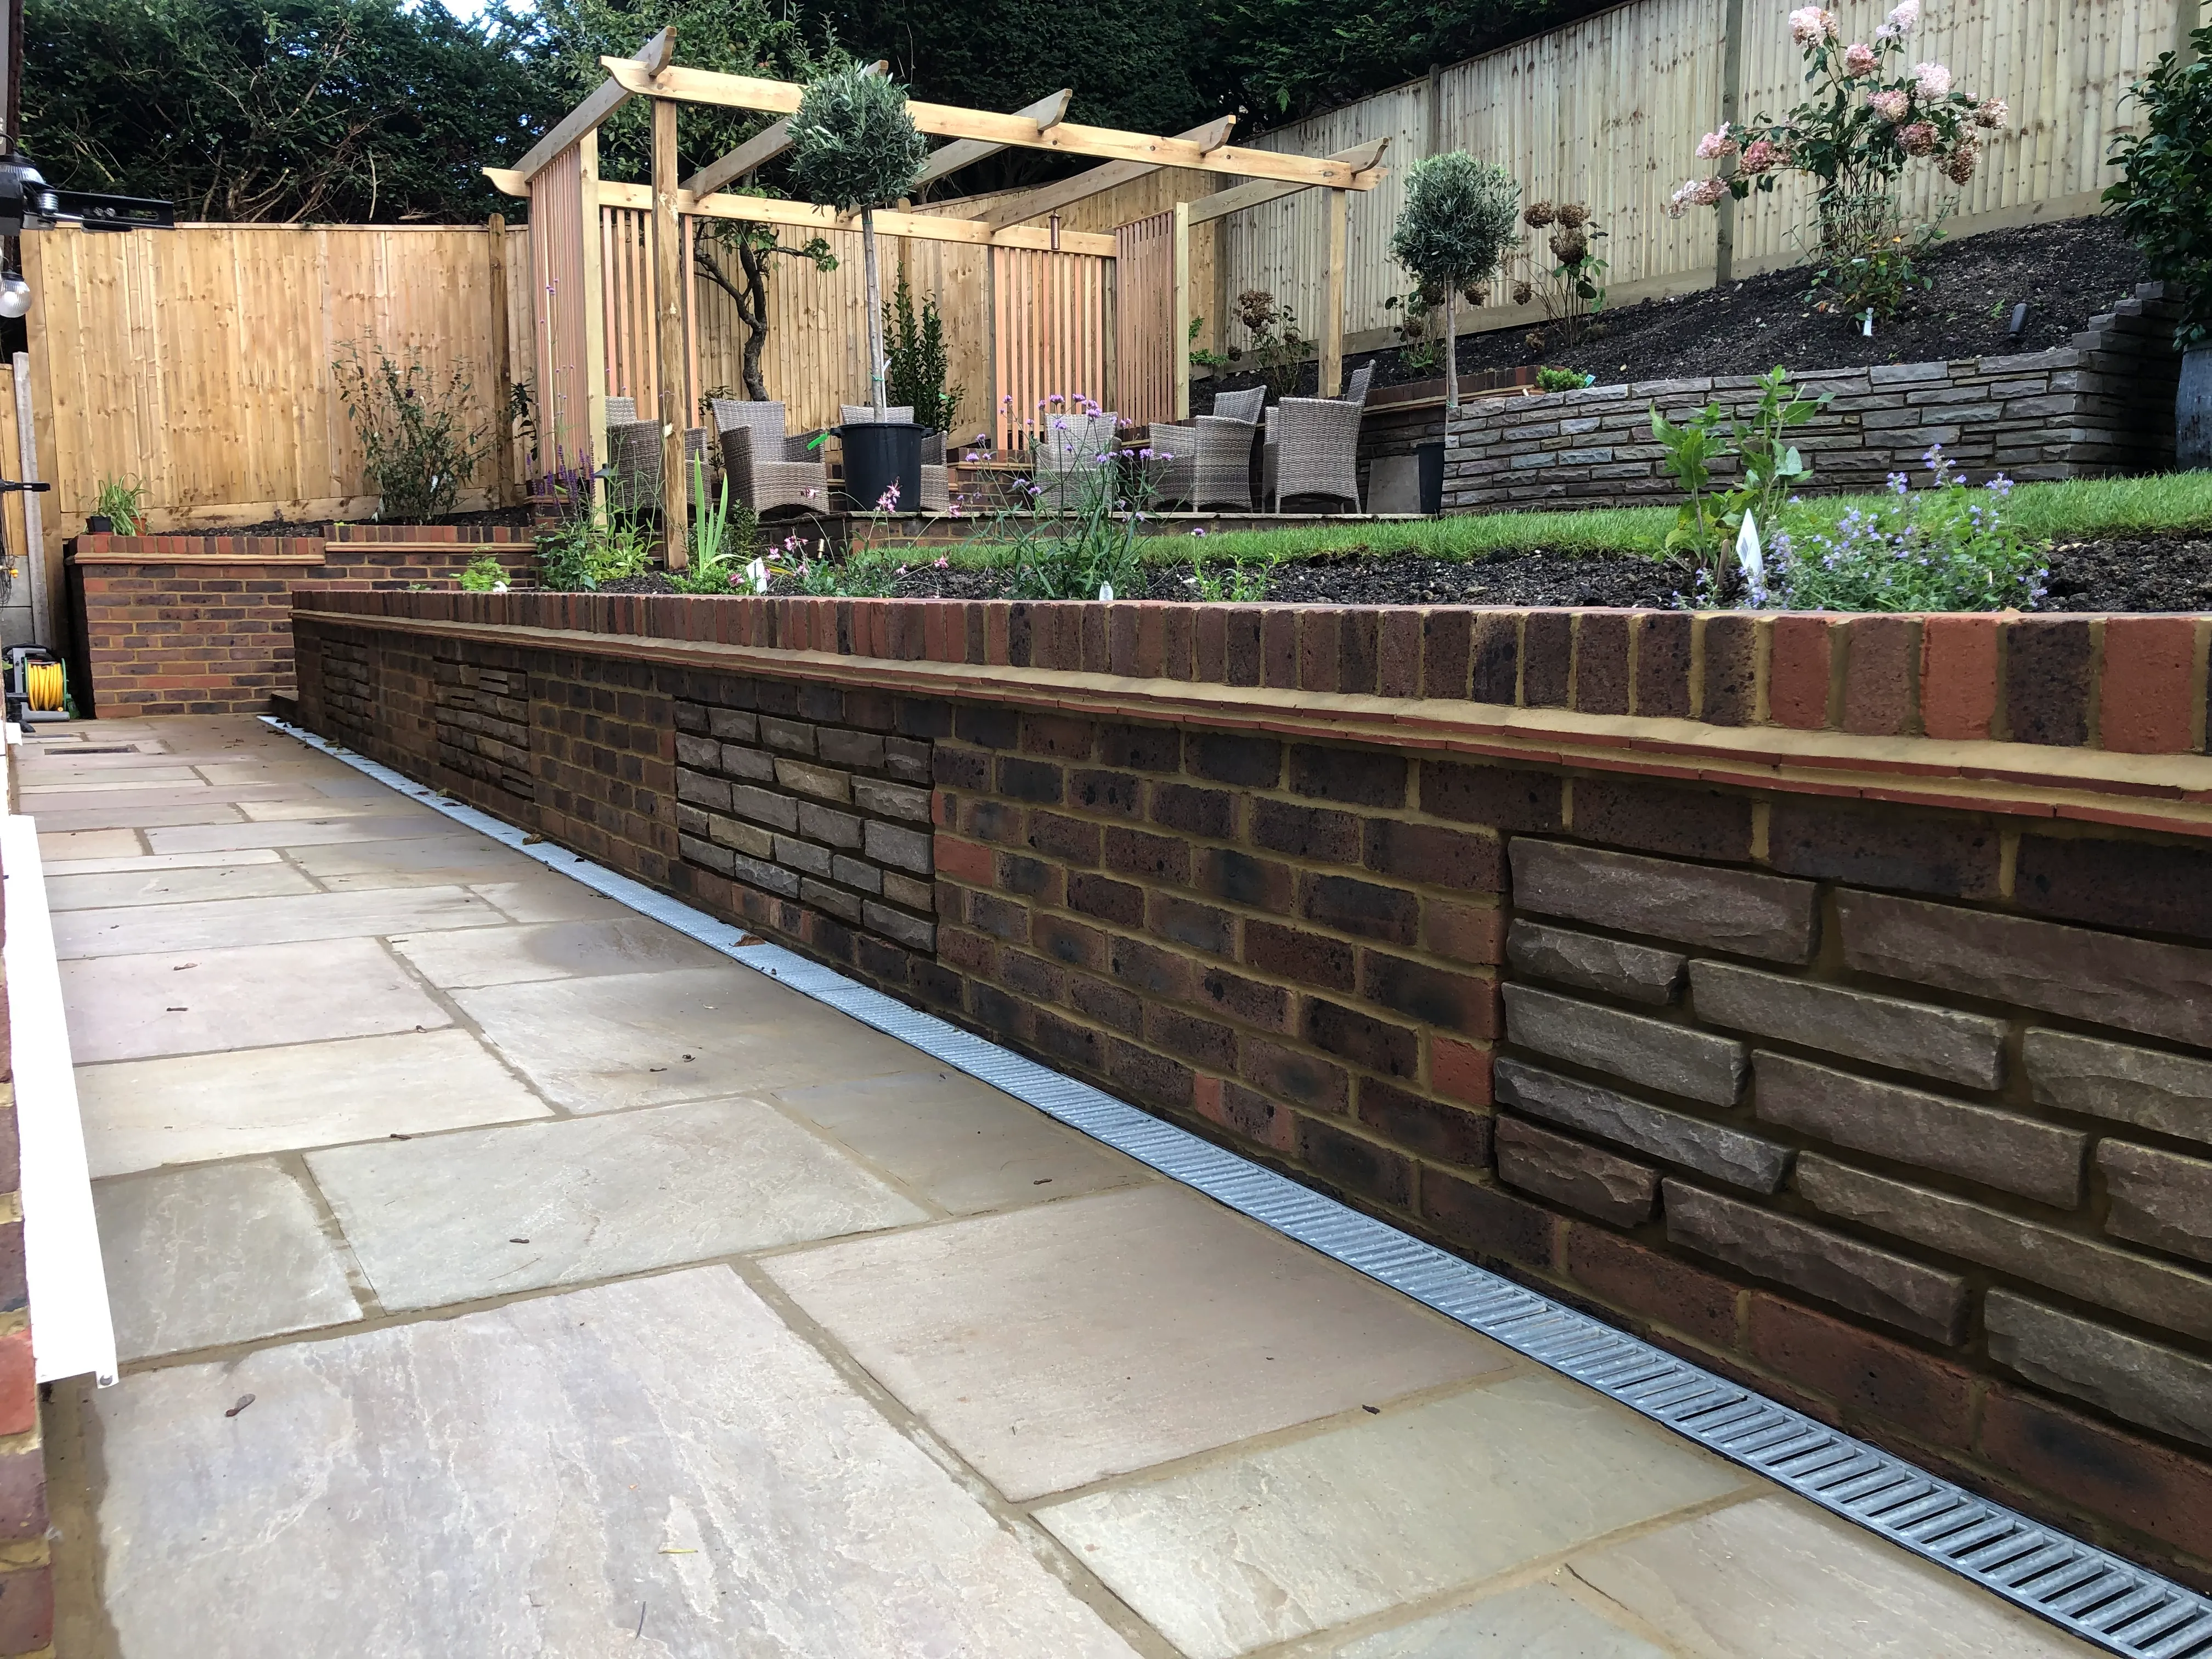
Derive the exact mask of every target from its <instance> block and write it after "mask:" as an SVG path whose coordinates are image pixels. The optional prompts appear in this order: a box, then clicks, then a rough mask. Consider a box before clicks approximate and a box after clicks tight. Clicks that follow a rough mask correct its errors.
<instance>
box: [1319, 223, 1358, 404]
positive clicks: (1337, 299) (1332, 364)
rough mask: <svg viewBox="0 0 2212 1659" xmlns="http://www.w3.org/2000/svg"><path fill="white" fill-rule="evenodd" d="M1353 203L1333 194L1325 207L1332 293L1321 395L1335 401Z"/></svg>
mask: <svg viewBox="0 0 2212 1659" xmlns="http://www.w3.org/2000/svg"><path fill="white" fill-rule="evenodd" d="M1350 209H1351V203H1350V198H1349V197H1346V194H1345V192H1344V191H1340V190H1332V191H1329V192H1328V197H1327V199H1326V200H1325V201H1324V202H1323V204H1322V214H1323V216H1324V217H1325V219H1326V221H1327V222H1328V298H1327V299H1326V300H1324V301H1322V314H1321V395H1322V397H1324V398H1334V397H1335V396H1336V395H1337V393H1339V392H1341V391H1343V390H1344V286H1345V264H1346V253H1345V240H1346V228H1347V222H1348V220H1349V217H1350Z"/></svg>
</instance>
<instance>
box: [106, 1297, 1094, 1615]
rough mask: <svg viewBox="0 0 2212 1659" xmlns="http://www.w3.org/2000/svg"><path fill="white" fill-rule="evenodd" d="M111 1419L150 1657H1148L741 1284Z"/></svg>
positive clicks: (251, 1359)
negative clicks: (243, 1402)
mask: <svg viewBox="0 0 2212 1659" xmlns="http://www.w3.org/2000/svg"><path fill="white" fill-rule="evenodd" d="M249 1393H250V1394H252V1395H253V1396H254V1403H253V1405H252V1407H251V1408H250V1409H249V1410H247V1411H246V1412H244V1413H240V1415H239V1416H238V1417H236V1418H234V1419H226V1418H225V1417H224V1416H223V1412H224V1411H225V1410H226V1409H228V1407H229V1406H230V1405H231V1403H232V1402H233V1401H235V1400H236V1399H237V1398H238V1397H239V1396H240V1395H245V1394H249ZM89 1409H90V1410H91V1412H92V1413H93V1414H94V1417H95V1418H96V1419H97V1420H96V1424H95V1425H94V1430H93V1431H94V1432H96V1433H97V1435H98V1436H99V1438H100V1446H101V1451H102V1455H103V1459H104V1462H105V1464H106V1468H107V1471H108V1474H107V1480H106V1488H105V1490H104V1492H102V1493H101V1494H100V1500H99V1505H98V1514H97V1522H98V1532H99V1539H98V1542H99V1546H100V1551H101V1558H102V1560H101V1582H102V1588H103V1590H104V1592H105V1595H106V1615H107V1618H108V1620H109V1621H110V1623H111V1625H112V1629H113V1631H114V1632H115V1638H116V1646H117V1648H118V1650H119V1652H120V1654H121V1656H122V1659H161V1656H167V1655H172V1654H181V1653H206V1654H215V1653H220V1654H222V1655H224V1656H226V1659H299V1656H301V1655H307V1654H344V1655H347V1656H349V1659H415V1656H418V1655H422V1654H424V1653H428V1652H435V1653H437V1654H439V1655H440V1656H441V1659H505V1656H509V1655H517V1654H529V1655H533V1656H544V1659H605V1656H607V1655H610V1654H623V1653H632V1652H635V1653H639V1654H648V1655H659V1656H665V1659H710V1656H711V1659H728V1656H732V1655H761V1656H768V1655H771V1654H772V1655H775V1656H778V1659H913V1656H921V1655H942V1656H946V1659H951V1656H960V1659H1042V1656H1051V1659H1132V1655H1133V1650H1132V1649H1131V1648H1130V1647H1129V1646H1128V1645H1127V1644H1126V1643H1125V1642H1124V1641H1123V1640H1122V1639H1121V1637H1119V1636H1118V1635H1116V1634H1115V1632H1113V1631H1112V1630H1111V1629H1110V1628H1109V1626H1107V1625H1106V1624H1105V1622H1104V1621H1103V1620H1102V1619H1101V1618H1100V1617H1099V1616H1098V1614H1097V1613H1095V1612H1094V1611H1092V1610H1091V1607H1088V1606H1087V1605H1085V1603H1084V1602H1082V1601H1079V1599H1077V1597H1076V1596H1075V1595H1073V1594H1072V1593H1071V1592H1070V1591H1069V1590H1068V1589H1066V1586H1065V1585H1063V1584H1062V1583H1060V1582H1059V1580H1057V1579H1056V1578H1054V1577H1053V1576H1052V1575H1051V1574H1050V1573H1049V1572H1048V1571H1046V1569H1045V1568H1044V1567H1043V1566H1042V1565H1041V1564H1040V1563H1039V1562H1038V1560H1037V1559H1036V1557H1035V1556H1033V1555H1032V1554H1031V1553H1030V1552H1029V1551H1028V1550H1027V1549H1025V1548H1024V1546H1023V1545H1022V1543H1021V1542H1020V1541H1018V1539H1017V1538H1016V1537H1015V1536H1014V1535H1013V1534H1011V1533H1010V1532H1008V1531H1007V1530H1006V1529H1005V1528H1002V1527H1000V1525H999V1524H998V1523H997V1522H995V1520H994V1518H993V1517H992V1516H991V1515H990V1514H989V1513H988V1512H987V1510H984V1509H983V1508H981V1506H980V1505H979V1504H976V1503H975V1500H974V1499H973V1498H970V1497H969V1496H968V1494H967V1493H966V1492H963V1490H962V1489H961V1487H960V1486H958V1485H957V1483H956V1482H955V1481H954V1480H953V1479H952V1477H951V1475H949V1474H946V1473H945V1471H944V1470H943V1469H941V1468H939V1467H938V1466H937V1464H936V1463H934V1462H933V1461H932V1460H931V1459H930V1458H929V1456H928V1455H927V1454H926V1453H924V1452H923V1451H922V1450H921V1449H920V1448H919V1447H918V1446H916V1445H915V1443H913V1442H911V1441H909V1440H908V1439H907V1438H905V1437H903V1436H902V1435H901V1434H900V1433H898V1432H897V1431H896V1430H895V1429H894V1428H893V1427H891V1425H890V1424H888V1423H887V1422H885V1421H884V1419H883V1418H882V1416H881V1415H880V1414H879V1413H878V1412H877V1411H876V1410H875V1409H874V1407H872V1405H871V1404H870V1403H869V1402H868V1401H865V1400H863V1399H861V1398H860V1397H859V1396H858V1395H855V1394H854V1391H853V1390H852V1389H851V1388H850V1387H848V1385H847V1384H846V1383H845V1382H844V1381H843V1380H842V1378H841V1377H839V1376H838V1375H837V1374H836V1371H835V1370H832V1369H831V1367H830V1366H829V1364H828V1362H827V1361H825V1360H823V1358H821V1357H820V1356H819V1355H817V1353H815V1352H814V1351H813V1350H812V1349H811V1348H810V1347H808V1346H806V1345H805V1343H804V1342H803V1341H801V1340H799V1338H798V1337H796V1336H795V1335H793V1334H792V1333H791V1332H790V1331H789V1330H787V1328H784V1327H783V1326H782V1325H781V1323H780V1322H778V1321H777V1320H776V1318H775V1316H774V1315H773V1314H772V1313H771V1312H770V1311H769V1309H768V1308H767V1307H766V1306H765V1305H764V1304H763V1303H762V1302H761V1300H760V1299H759V1297H757V1296H756V1295H755V1294H754V1293H753V1292H752V1291H750V1290H748V1289H747V1288H746V1287H745V1286H744V1285H743V1284H742V1283H741V1282H740V1281H739V1280H738V1278H737V1277H736V1275H735V1274H733V1273H731V1272H730V1271H729V1269H727V1268H726V1267H702V1268H694V1269H690V1270H688V1271H684V1272H680V1273H670V1274H666V1275H663V1276H660V1277H657V1278H652V1279H636V1280H629V1281H626V1282H623V1283H621V1284H616V1285H602V1286H599V1287H596V1288H593V1289H589V1290H583V1291H569V1292H567V1293H564V1294H562V1295H557V1296H551V1297H537V1298H532V1299H530V1300H527V1301H522V1302H517V1303H513V1304H509V1305H507V1306H505V1307H501V1308H497V1309H493V1310H487V1311H484V1312H480V1313H475V1314H471V1315H468V1316H464V1317H462V1318H459V1319H451V1320H431V1321H422V1322H413V1323H409V1324H404V1325H398V1326H394V1327H391V1328H386V1329H383V1330H378V1331H372V1332H362V1333H357V1334H349V1335H346V1336H343V1337H339V1338H337V1339H334V1340H327V1341H319V1342H297V1343H290V1344H286V1345H283V1346H278V1347H273V1348H266V1349H263V1350H261V1351H259V1352H255V1353H252V1354H250V1355H248V1356H246V1358H243V1359H241V1360H239V1361H237V1362H235V1363H234V1364H225V1365H184V1366H177V1367H173V1368H171V1369H169V1370H162V1371H159V1372H155V1373H151V1374H147V1375H141V1376H130V1377H127V1378H125V1381H124V1382H123V1383H122V1384H120V1385H119V1386H118V1387H117V1388H113V1389H104V1390H102V1391H100V1394H99V1395H96V1396H95V1397H94V1399H93V1400H92V1401H91V1403H90V1407H89ZM641 1617H642V1619H643V1632H642V1635H640V1634H639V1633H638V1632H639V1622H640V1619H641Z"/></svg>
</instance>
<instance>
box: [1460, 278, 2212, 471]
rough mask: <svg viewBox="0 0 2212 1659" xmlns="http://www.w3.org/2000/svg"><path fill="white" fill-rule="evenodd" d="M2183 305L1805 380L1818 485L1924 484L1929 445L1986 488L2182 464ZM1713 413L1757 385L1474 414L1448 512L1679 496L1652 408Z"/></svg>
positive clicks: (1641, 389) (2156, 288) (1745, 397)
mask: <svg viewBox="0 0 2212 1659" xmlns="http://www.w3.org/2000/svg"><path fill="white" fill-rule="evenodd" d="M2173 316H2174V307H2173V306H2172V304H2171V302H2169V301H2167V300H2166V298H2165V290H2164V289H2163V287H2162V286H2161V285H2160V284H2158V283H2143V284H2142V285H2141V286H2140V287H2138V288H2137V289H2136V293H2135V295H2134V296H2133V297H2131V298H2130V299H2127V300H2124V301H2121V302H2120V303H2119V304H2118V306H2116V307H2113V309H2112V311H2111V312H2109V313H2106V314H2105V315H2103V316H2100V317H2096V318H2093V319H2091V320H2090V324H2089V326H2088V328H2087V330H2085V331H2083V332H2081V333H2080V334H2077V335H2076V336H2075V337H2074V339H2073V341H2072V342H2071V343H2069V344H2068V345H2065V346H2061V347H2059V348H2057V349H2054V350H2050V351H2038V352H2032V353H2024V354H2021V355H2017V356H2002V357H1981V358H1967V359H1965V360H1963V361H1960V362H1940V363H1939V362H1923V363H1892V364H1887V365H1881V366H1877V367H1875V368H1853V369H1828V370H1820V371H1813V372H1809V373H1805V374H1799V375H1797V376H1796V384H1797V385H1799V386H1802V388H1803V389H1804V390H1805V391H1806V392H1808V393H1811V394H1814V395H1818V394H1820V393H1822V392H1826V393H1827V394H1829V402H1828V404H1827V406H1826V408H1825V409H1824V410H1822V411H1821V412H1820V414H1818V415H1816V416H1814V418H1813V419H1812V421H1811V422H1808V424H1807V425H1806V426H1804V427H1803V428H1801V429H1800V431H1799V433H1798V434H1797V435H1796V438H1797V442H1798V446H1799V447H1801V448H1802V450H1803V451H1804V452H1805V453H1806V456H1807V458H1808V459H1809V460H1810V461H1811V462H1812V464H1813V477H1814V484H1813V487H1814V488H1815V489H1820V490H1873V489H1881V487H1882V481H1883V478H1884V477H1885V476H1886V475H1887V474H1888V473H1891V472H1908V473H1911V474H1913V475H1914V476H1915V481H1916V482H1924V481H1925V479H1926V477H1927V473H1926V470H1925V464H1924V462H1923V459H1922V457H1923V455H1924V454H1925V453H1926V452H1927V450H1928V448H1929V446H1930V445H1935V444H1940V445H1942V447H1943V449H1944V452H1945V453H1947V454H1948V455H1949V456H1950V457H1951V459H1953V460H1954V461H1956V462H1958V463H1959V464H1960V465H1961V466H1963V467H1965V468H1966V469H1967V471H1969V472H1970V473H1971V474H1972V477H1973V481H1974V482H1975V483H1981V482H1982V481H1983V479H1984V477H1987V476H1988V475H1989V474H1990V473H1991V472H1994V471H2004V472H2006V473H2008V474H2009V475H2010V476H2011V477H2014V478H2015V479H2017V480H2021V481H2023V482H2025V481H2029V480H2034V479H2047V478H2082V477H2103V476H2106V475H2110V474H2115V473H2136V472H2154V471H2159V470H2160V469H2161V468H2163V467H2167V466H2171V465H2172V464H2173V392H2174V386H2175V383H2176V380H2177V377H2178V375H2179V366H2180V359H2179V356H2178V355H2177V354H2176V353H2175V352H2174V350H2173V349H2172V319H2173ZM1709 402H1714V403H1718V404H1721V405H1722V407H1723V409H1725V410H1729V411H1730V412H1731V413H1733V414H1735V415H1736V416H1744V415H1746V414H1747V413H1749V411H1750V410H1752V409H1753V408H1754V407H1756V405H1757V404H1758V402H1759V391H1758V387H1757V385H1756V383H1755V381H1754V380H1753V378H1752V377H1751V376H1748V375H1736V376H1732V377H1723V378H1720V379H1713V378H1711V377H1707V378H1701V379H1691V380H1649V381H1643V382H1639V383H1638V384H1636V385H1632V386H1589V387H1586V388H1584V389H1583V390H1582V391H1579V392H1553V393H1549V394H1547V395H1546V396H1544V397H1541V398H1509V399H1502V400H1500V399H1492V400H1484V401H1480V402H1477V403H1474V404H1471V405H1469V406H1468V407H1467V408H1466V409H1464V410H1463V411H1462V414H1461V416H1460V418H1459V420H1458V422H1457V423H1456V424H1455V426H1454V427H1453V428H1452V430H1451V433H1450V435H1449V438H1448V439H1447V440H1446V447H1445V451H1444V510H1445V511H1446V512H1448V513H1462V512H1473V511H1479V510H1482V509H1486V508H1491V509H1494V508H1498V507H1539V506H1546V505H1555V504H1556V505H1568V506H1575V505H1590V504H1597V503H1606V504H1616V505H1617V504H1624V503H1633V502H1638V501H1657V500H1662V499H1666V500H1672V499H1675V498H1676V497H1677V496H1678V495H1679V491H1678V490H1677V489H1676V487H1675V485H1674V482H1673V481H1672V480H1671V479H1670V478H1669V477H1668V475H1667V472H1666V470H1665V467H1664V466H1663V465H1662V461H1663V451H1662V449H1661V447H1660V446H1659V445H1658V444H1656V443H1655V442H1654V441H1652V437H1651V423H1650V413H1649V411H1650V408H1651V406H1652V405H1653V404H1657V405H1658V407H1659V409H1660V410H1661V412H1662V413H1663V414H1665V415H1666V416H1668V418H1670V419H1673V420H1678V421H1679V420H1680V419H1682V418H1684V417H1685V416H1688V415H1690V414H1692V413H1693V412H1695V411H1696V410H1699V409H1700V408H1702V407H1704V406H1705V404H1707V403H1709Z"/></svg>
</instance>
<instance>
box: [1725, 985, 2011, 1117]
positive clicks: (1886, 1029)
mask: <svg viewBox="0 0 2212 1659" xmlns="http://www.w3.org/2000/svg"><path fill="white" fill-rule="evenodd" d="M1690 994H1691V997H1692V1000H1693V1002H1694V1005H1695V1006H1696V1009H1697V1017H1698V1018H1699V1020H1700V1021H1703V1022H1705V1023H1707V1024H1714V1025H1729V1026H1734V1027H1735V1029H1736V1030H1741V1031H1756V1032H1758V1033H1759V1036H1769V1037H1779V1038H1780V1039H1782V1040H1783V1041H1784V1042H1796V1043H1802V1044H1803V1045H1804V1046H1805V1047H1806V1048H1826V1049H1827V1050H1828V1051H1829V1052H1830V1053H1832V1054H1849V1055H1850V1057H1851V1058H1852V1059H1854V1060H1871V1061H1873V1062H1874V1063H1875V1065H1877V1066H1893V1067H1895V1068H1896V1069H1897V1070H1899V1071H1901V1072H1917V1073H1921V1074H1922V1075H1923V1076H1926V1077H1933V1078H1941V1079H1943V1080H1944V1081H1945V1082H1947V1083H1963V1084H1965V1085H1967V1086H1968V1087H1969V1088H1974V1089H1994V1088H1996V1086H1997V1085H1999V1084H2000V1083H2002V1081H2003V1080H2004V1040H2005V1024H2004V1022H2003V1021H2002V1020H2001V1019H1990V1018H1987V1017H1986V1016H1984V1015H1981V1014H1962V1013H1960V1012H1957V1011H1956V1010H1955V1009H1951V1008H1938V1007H1934V1006H1930V1005H1929V1004H1927V1003H1924V1002H1907V1001H1905V1000H1904V999H1903V998H1901V997H1885V996H1877V995H1875V994H1874V993H1872V992H1870V991H1854V990H1850V989H1849V988H1848V987H1844V986H1840V985H1821V984H1817V983H1815V982H1814V981H1810V980H1802V979H1791V978H1790V977H1788V976H1787V975H1782V974H1769V973H1763V972H1761V971H1760V970H1759V969H1756V968H1740V967H1737V966H1736V965H1735V964H1734V963H1726V962H1693V963H1691V964H1690Z"/></svg>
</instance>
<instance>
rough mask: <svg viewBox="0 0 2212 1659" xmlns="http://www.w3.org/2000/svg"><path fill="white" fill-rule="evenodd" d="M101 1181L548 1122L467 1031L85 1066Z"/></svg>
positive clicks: (79, 1077) (83, 1086) (89, 1145)
mask: <svg viewBox="0 0 2212 1659" xmlns="http://www.w3.org/2000/svg"><path fill="white" fill-rule="evenodd" d="M76 1088H77V1100H78V1103H79V1105H80V1107H81V1108H82V1112H83V1115H84V1142H85V1155H86V1158H88V1161H89V1162H90V1164H91V1167H92V1173H93V1175H94V1176H109V1175H120V1174H123V1173H125V1172H126V1171H129V1170H150V1169H154V1168H155V1167H157V1166H159V1165H161V1164H197V1163H203V1162H205V1161H207V1160H209V1159H212V1158H240V1157H246V1156H248V1155H251V1154H254V1153H260V1152H283V1151H286V1150H289V1149H293V1148H299V1147H308V1146H337V1145H338V1144H340V1143H342V1142H345V1141H353V1140H380V1139H384V1138H386V1137H387V1136H389V1135H394V1134H428V1133H432V1132H434V1131H436V1130H440V1129H459V1128H469V1127H475V1126H477V1125H479V1124H485V1123H511V1122H517V1121H521V1120H524V1119H527V1118H538V1117H550V1116H551V1115H552V1112H551V1110H550V1108H548V1107H547V1106H546V1104H545V1103H544V1102H543V1101H541V1100H539V1099H538V1097H537V1096H535V1095H533V1094H532V1093H531V1092H530V1091H529V1090H528V1089H526V1088H525V1087H524V1086H523V1085H521V1084H520V1083H518V1082H516V1081H515V1079H514V1078H513V1075H512V1074H511V1073H509V1072H508V1071H507V1068H506V1067H505V1066H501V1064H500V1063H499V1062H498V1061H497V1060H495V1059H494V1058H493V1057H492V1056H491V1055H490V1054H488V1053H487V1052H485V1050H484V1048H483V1044H481V1043H479V1042H477V1040H476V1038H474V1037H473V1036H470V1035H469V1033H467V1032H465V1031H460V1030H453V1029H452V1028H450V1027H449V1028H447V1030H441V1031H408V1032H404V1033H403V1034H401V1035H399V1036H371V1037H350V1038H346V1039H343V1040H341V1041H338V1042H307V1043H298V1044H294V1045H290V1046H288V1047H283V1048H244V1049H239V1050H236V1051H234V1052H231V1053H226V1054H180V1055H176V1056H173V1057H171V1058H168V1059H163V1060H121V1061H118V1062H116V1063H114V1064H112V1065H107V1066H79V1067H78V1068H77V1073H76Z"/></svg>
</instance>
